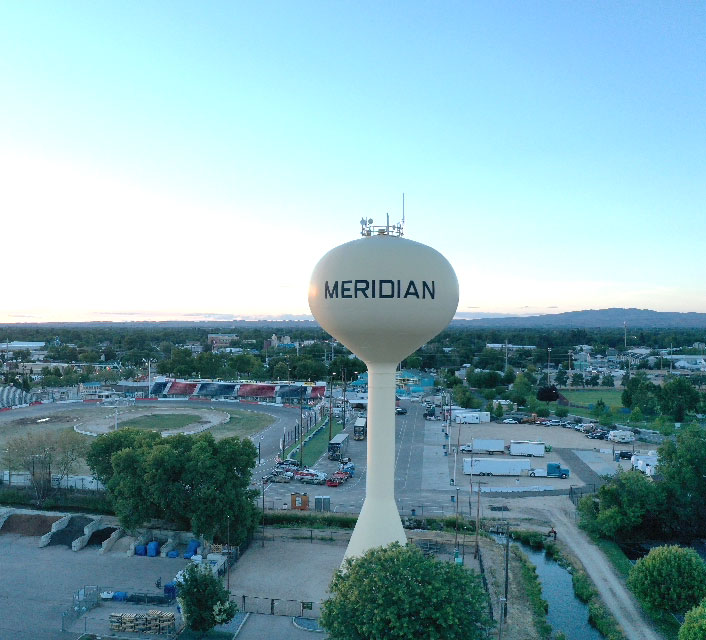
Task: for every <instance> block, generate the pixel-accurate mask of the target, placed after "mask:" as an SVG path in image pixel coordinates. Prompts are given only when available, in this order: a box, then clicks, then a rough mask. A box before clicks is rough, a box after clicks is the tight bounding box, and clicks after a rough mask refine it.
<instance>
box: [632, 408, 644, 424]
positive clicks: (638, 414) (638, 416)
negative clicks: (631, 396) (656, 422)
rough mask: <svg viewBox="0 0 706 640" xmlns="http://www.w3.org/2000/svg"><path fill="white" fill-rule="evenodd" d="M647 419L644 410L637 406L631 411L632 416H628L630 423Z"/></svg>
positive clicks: (638, 422)
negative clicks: (643, 413)
mask: <svg viewBox="0 0 706 640" xmlns="http://www.w3.org/2000/svg"><path fill="white" fill-rule="evenodd" d="M644 421H645V416H643V415H642V410H641V409H640V407H635V409H633V410H632V411H631V412H630V416H629V417H628V422H629V423H630V424H640V423H641V422H644Z"/></svg>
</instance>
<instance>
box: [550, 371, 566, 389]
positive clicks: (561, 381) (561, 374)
mask: <svg viewBox="0 0 706 640" xmlns="http://www.w3.org/2000/svg"><path fill="white" fill-rule="evenodd" d="M568 380H569V374H568V373H567V372H566V369H559V370H558V371H557V372H556V374H555V375H554V384H556V386H557V387H565V386H566V383H567V382H568Z"/></svg>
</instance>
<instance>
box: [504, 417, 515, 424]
mask: <svg viewBox="0 0 706 640" xmlns="http://www.w3.org/2000/svg"><path fill="white" fill-rule="evenodd" d="M503 424H517V420H515V418H505V420H503Z"/></svg>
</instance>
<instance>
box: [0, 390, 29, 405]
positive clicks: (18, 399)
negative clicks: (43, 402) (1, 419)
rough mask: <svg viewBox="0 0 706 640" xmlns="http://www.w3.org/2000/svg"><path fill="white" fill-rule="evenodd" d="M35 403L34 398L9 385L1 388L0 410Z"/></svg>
mask: <svg viewBox="0 0 706 640" xmlns="http://www.w3.org/2000/svg"><path fill="white" fill-rule="evenodd" d="M33 401H34V396H33V395H32V394H29V393H26V392H25V391H22V389H18V388H17V387H11V386H9V385H1V386H0V409H8V408H9V407H17V406H19V405H23V404H29V403H30V402H33Z"/></svg>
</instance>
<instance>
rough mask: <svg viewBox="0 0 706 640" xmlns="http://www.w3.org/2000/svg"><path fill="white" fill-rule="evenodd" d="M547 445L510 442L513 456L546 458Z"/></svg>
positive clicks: (522, 441) (524, 441)
mask: <svg viewBox="0 0 706 640" xmlns="http://www.w3.org/2000/svg"><path fill="white" fill-rule="evenodd" d="M544 451H545V445H544V443H543V442H532V441H530V440H510V455H511V456H530V457H531V456H537V457H539V458H543V457H544Z"/></svg>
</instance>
